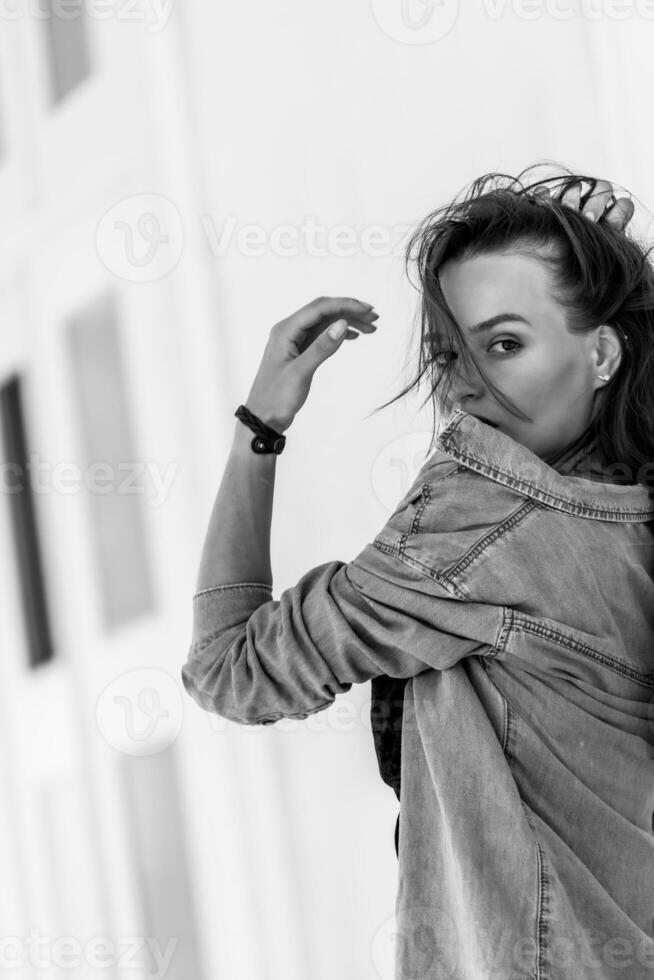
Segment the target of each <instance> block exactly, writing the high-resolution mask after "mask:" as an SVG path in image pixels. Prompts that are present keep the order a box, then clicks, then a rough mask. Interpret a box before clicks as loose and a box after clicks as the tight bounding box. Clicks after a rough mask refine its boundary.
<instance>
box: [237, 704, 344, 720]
mask: <svg viewBox="0 0 654 980" xmlns="http://www.w3.org/2000/svg"><path fill="white" fill-rule="evenodd" d="M330 704H332V700H331V699H330V700H329V701H322V702H321V703H320V704H318V705H316V706H315V707H313V708H307V710H306V711H294V712H293V714H286V713H285V712H282V711H270V712H268V714H267V715H257V717H256V719H255V721H254V724H255V725H260V724H261V722H262V721H271V722H272V721H280V719H282V718H298V719H299V720H300V721H302V720H303V719H304V718H307V717H308V716H309V715H312V714H315V713H316V712H317V711H320V710H321V708H327V707H329V705H330Z"/></svg>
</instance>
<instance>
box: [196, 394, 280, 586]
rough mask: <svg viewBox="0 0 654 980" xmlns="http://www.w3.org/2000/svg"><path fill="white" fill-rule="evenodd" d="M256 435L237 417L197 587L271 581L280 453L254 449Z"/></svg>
mask: <svg viewBox="0 0 654 980" xmlns="http://www.w3.org/2000/svg"><path fill="white" fill-rule="evenodd" d="M248 404H249V403H248ZM253 438H254V432H252V430H251V429H249V428H248V427H247V426H246V425H244V424H243V422H241V421H240V420H239V419H237V420H236V427H235V430H234V439H233V442H232V447H231V451H230V455H229V458H228V461H227V466H226V467H225V471H224V473H223V478H222V481H221V484H220V487H219V490H218V495H217V497H216V501H215V503H214V506H213V510H212V512H211V517H210V520H209V528H208V530H207V536H206V538H205V542H204V547H203V550H202V557H201V560H200V570H199V573H198V579H197V586H196V592H199V591H200V590H201V589H207V588H211V587H213V586H216V585H230V584H232V583H236V582H262V583H266V584H268V585H272V568H271V562H270V526H271V521H272V508H273V495H274V489H275V469H276V463H277V456H276V454H275V453H263V454H258V453H255V452H253V451H252V447H251V445H250V443H251V441H252V439H253Z"/></svg>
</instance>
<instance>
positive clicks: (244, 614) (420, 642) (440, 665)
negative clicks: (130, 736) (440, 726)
mask: <svg viewBox="0 0 654 980" xmlns="http://www.w3.org/2000/svg"><path fill="white" fill-rule="evenodd" d="M503 626H504V611H503V609H502V608H501V607H498V606H492V605H488V604H485V603H477V602H469V601H467V602H462V601H461V599H460V598H459V597H455V596H453V595H450V594H449V593H448V592H447V591H446V589H445V587H444V586H443V585H442V584H441V583H440V582H438V581H436V579H435V578H433V577H431V576H429V575H426V574H424V573H423V572H421V571H420V570H419V569H416V568H415V567H413V566H412V565H411V564H410V563H407V562H405V561H403V560H402V558H401V557H400V556H398V555H397V554H393V553H389V552H388V550H387V549H386V550H385V549H384V548H383V547H381V548H380V547H378V546H377V544H376V543H374V542H373V543H371V544H368V545H366V547H365V548H364V549H363V551H362V552H361V553H360V554H359V555H358V556H357V557H356V558H355V559H354V560H353V561H350V562H348V563H346V562H343V561H337V560H334V561H329V562H325V563H324V564H322V565H318V566H316V567H315V568H312V569H310V570H309V571H308V572H306V573H305V574H304V575H303V576H302V577H301V578H300V579H299V581H298V582H297V584H296V585H294V586H292V587H290V588H287V589H285V590H284V591H283V592H282V593H281V595H280V598H279V599H277V600H275V599H273V598H272V592H271V587H270V586H269V585H266V584H264V583H256V582H241V583H235V584H233V585H223V586H217V587H215V588H209V589H203V590H202V591H200V592H198V593H196V594H195V595H194V597H193V635H192V642H191V648H190V650H189V653H188V659H187V662H186V663H185V665H184V666H183V667H182V682H183V684H184V687H185V689H186V691H187V692H188V693H189V694H190V695H191V697H192V698H193V699H194V700H195V701H196V702H197V703H198V704H199V705H200V706H201V707H202V708H204V709H205V710H207V711H211V712H215V713H217V714H219V715H222V716H223V717H225V718H228V719H230V720H232V721H235V722H238V723H240V724H246V725H257V724H269V723H272V722H275V721H277V720H278V719H280V718H293V717H294V718H305V717H307V715H309V714H312V713H314V712H316V711H321V710H323V709H325V708H327V707H328V706H329V705H330V704H331V703H332V702H333V701H334V699H335V697H336V695H337V694H340V693H343V692H345V691H348V690H349V689H350V688H351V686H352V684H357V683H362V682H364V681H367V680H369V679H371V678H373V677H377V676H379V675H381V674H385V675H387V676H389V677H397V678H401V677H405V678H408V677H413V676H415V675H416V674H419V673H421V672H422V671H424V670H427V669H437V670H445V669H447V668H448V667H450V666H452V665H453V664H455V663H457V662H458V661H459V660H461V659H462V658H463V657H466V656H469V655H471V654H484V653H488V652H489V651H490V650H492V649H493V647H494V645H495V643H496V642H497V641H498V639H499V637H500V634H501V631H502V629H503Z"/></svg>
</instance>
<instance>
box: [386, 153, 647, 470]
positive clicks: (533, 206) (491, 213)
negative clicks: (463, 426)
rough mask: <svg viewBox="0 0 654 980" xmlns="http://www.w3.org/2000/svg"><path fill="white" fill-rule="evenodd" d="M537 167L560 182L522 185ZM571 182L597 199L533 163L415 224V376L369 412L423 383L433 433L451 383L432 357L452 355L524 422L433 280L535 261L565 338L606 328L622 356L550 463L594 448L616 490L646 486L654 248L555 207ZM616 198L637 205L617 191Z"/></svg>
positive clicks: (565, 175) (576, 178) (409, 252)
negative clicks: (561, 311) (470, 265)
mask: <svg viewBox="0 0 654 980" xmlns="http://www.w3.org/2000/svg"><path fill="white" fill-rule="evenodd" d="M542 166H547V167H549V168H550V169H552V166H554V168H556V169H557V170H558V171H559V173H556V174H554V176H552V175H550V176H547V177H545V178H542V179H540V180H531V181H530V182H526V181H525V177H526V176H527V175H528V174H529V173H530V171H532V170H534V169H535V168H538V167H542ZM578 182H582V191H583V190H584V184H586V183H587V184H589V185H590V189H589V190H588V191H586V192H585V197H584V198H582V201H583V200H585V199H586V198H587V197H588V196H589V195H591V194H592V193H593V192H594V190H595V185H596V178H593V177H588V176H585V175H582V174H574V173H572V171H570V170H568V169H567V168H565V167H563V166H562V165H561V164H558V163H554V164H553V165H552V163H551V162H549V161H548V162H546V163H543V162H541V163H538V164H534V165H532V166H530V167H527V168H526V169H525V170H523V171H521V173H520V174H518V176H517V177H512V176H510V175H508V174H502V173H489V174H485V175H484V176H482V177H479V178H477V179H476V180H474V181H473V182H472V184H471V185H469V187H468V188H467V189H465V191H464V196H463V198H462V199H460V200H459V199H458V198H459V197H460V195H457V197H456V198H454V200H453V201H452V202H450V203H449V204H446V205H444V206H443V207H440V208H437V209H436V210H435V211H433V212H431V213H430V214H428V215H427V217H426V218H424V219H423V221H421V222H420V223H419V225H418V226H417V228H416V229H415V230H414V231H413V233H412V234H411V236H410V238H409V241H408V244H407V246H406V251H405V270H406V273H407V276H408V278H409V281H411V276H410V274H409V263H410V262H411V261H412V259H413V255H414V251H415V253H416V254H415V261H416V264H417V268H418V274H419V285H418V287H417V288H419V290H420V292H421V305H420V309H419V314H420V324H421V337H420V352H419V359H418V373H417V375H416V377H414V379H413V380H412V381H411V382H410V383H409V384H408V385H407V386H406V387H405V388H403V390H402V391H400V392H399V394H397V395H395V396H394V397H393V398H391V399H390V400H389V401H387V402H384V403H383V404H382V405H380V406H378V407H377V408H376V409H374V410H373V411H375V412H376V411H379V410H380V409H381V408H385V407H387V406H388V405H391V404H393V403H394V402H395V401H397V400H398V399H399V398H402V397H404V396H405V395H406V394H408V393H409V392H410V391H412V390H413V389H414V388H417V387H419V386H420V383H421V381H422V379H423V376H424V375H425V374H427V375H428V378H429V381H430V391H429V393H428V395H427V398H425V401H427V399H428V398H430V397H431V398H432V407H433V408H434V431H435V427H436V402H437V401H438V404H439V409H440V411H441V412H442V411H443V407H444V404H445V399H446V398H447V394H448V392H449V389H450V376H451V368H450V367H449V362H448V364H446V365H443V364H442V363H440V362H439V361H438V359H437V354H438V351H439V350H440V349H441V348H443V347H446V348H452V347H455V348H456V349H457V350H458V351H461V353H462V356H463V361H464V363H466V364H468V366H469V362H472V363H473V364H474V366H475V368H476V370H477V371H478V372H479V374H480V375H481V377H482V378H483V379H484V381H485V382H486V383H487V385H488V387H489V389H490V390H491V391H492V392H493V393H494V394H495V396H496V397H497V399H498V400H499V401H500V403H502V404H503V405H504V406H505V407H506V408H507V409H508V410H509V411H510V412H511V413H512V414H514V415H519V416H520V417H521V418H528V416H525V414H524V413H523V412H522V411H520V409H518V408H517V406H516V405H514V404H513V402H512V401H511V400H510V399H509V398H508V397H507V396H506V395H504V394H503V393H502V392H501V390H500V389H498V388H497V387H496V386H495V385H493V384H491V382H490V381H489V380H488V378H487V377H486V375H485V373H484V371H483V370H482V368H481V367H480V366H479V364H478V363H477V361H476V359H475V357H474V355H473V353H472V350H471V348H470V346H469V344H468V342H467V340H466V338H465V336H464V333H463V331H462V330H461V328H460V326H459V324H458V323H457V322H456V319H455V317H454V315H453V314H452V311H451V310H450V308H449V307H448V305H447V303H446V301H445V297H444V296H443V293H442V291H441V288H440V283H439V280H438V275H437V273H438V269H439V268H440V266H441V265H442V263H444V262H445V261H446V260H447V259H454V258H458V259H463V258H470V257H472V256H478V255H482V254H484V255H487V254H492V253H496V254H498V253H509V252H510V253H518V254H523V255H528V256H532V257H535V258H538V259H540V260H541V261H542V262H543V263H544V265H545V268H546V270H547V272H548V277H549V281H550V284H551V291H552V296H553V297H554V299H556V300H557V301H558V302H559V303H561V305H562V306H563V307H564V308H565V310H566V322H567V327H568V329H569V330H570V331H571V332H573V333H585V332H588V331H590V330H592V329H594V328H596V327H597V326H598V325H600V324H604V323H606V324H609V325H611V326H613V327H615V328H616V329H617V333H618V335H619V337H620V339H621V341H622V348H623V349H622V357H621V361H620V366H619V367H618V369H617V371H616V373H615V374H614V375H613V377H612V379H611V380H610V381H609V382H608V383H607V384H606V385H605V386H604V388H602V389H598V391H597V392H596V393H595V394H596V395H597V394H599V392H600V391H601V397H600V398H598V399H597V400H596V402H595V405H594V410H593V413H592V419H591V421H590V423H589V425H588V426H587V428H586V429H585V431H584V432H583V433H582V434H581V435H580V436H579V437H578V438H577V439H575V440H574V442H571V443H569V444H568V445H567V446H566V447H565V448H564V449H563V450H562V452H561V453H558V454H557V456H556V457H555V459H556V462H557V463H560V462H561V460H562V458H567V457H568V456H569V455H572V454H574V453H577V452H579V451H580V450H584V449H588V448H589V447H593V448H596V449H597V451H598V453H599V457H600V461H601V463H602V465H603V466H613V467H614V466H615V464H616V463H618V464H619V468H623V469H624V470H625V471H626V473H627V474H630V477H633V478H630V477H627V478H626V479H625V480H624V481H623V482H629V483H636V482H642V483H645V484H648V482H649V481H648V478H647V477H645V478H643V479H641V478H640V476H639V474H640V473H642V468H643V467H644V465H645V464H647V463H649V462H650V461H652V460H654V452H653V450H654V268H653V267H652V265H651V264H650V261H649V255H650V252H651V251H652V249H654V245H652V246H650V247H649V248H647V247H646V246H645V244H644V243H641V242H640V241H638V240H637V239H636V238H635V237H634V236H633V235H632V234H631V232H630V230H629V225H628V226H627V229H625V230H620V229H617V228H615V227H614V226H612V225H610V224H607V223H606V221H602V222H599V223H598V222H591V221H589V220H588V218H587V217H586V216H585V215H582V214H581V211H580V210H575V209H574V208H571V207H568V206H566V205H563V204H561V203H560V202H559V201H557V200H556V199H555V197H554V195H560V194H562V193H563V192H564V191H565V190H566V189H567V188H569V187H570V186H571V185H573V184H576V183H578ZM613 186H614V188H615V187H620V185H616V184H614V185H613ZM539 187H548V189H549V191H550V194H551V195H552V197H551V198H550V197H545V198H542V197H539V196H538V193H539V192H538V190H536V189H537V188H539ZM534 192H535V193H534ZM616 196H620V197H623V196H624V197H627V196H628V197H632V198H633V197H634V195H631V194H629V193H628V192H626V191H624V189H623V188H620V190H619V191H618V192H617V193H616ZM423 404H424V402H423ZM434 431H433V432H432V441H433V435H434ZM615 482H620V479H617V480H616V481H615ZM652 486H653V487H654V477H653V478H652Z"/></svg>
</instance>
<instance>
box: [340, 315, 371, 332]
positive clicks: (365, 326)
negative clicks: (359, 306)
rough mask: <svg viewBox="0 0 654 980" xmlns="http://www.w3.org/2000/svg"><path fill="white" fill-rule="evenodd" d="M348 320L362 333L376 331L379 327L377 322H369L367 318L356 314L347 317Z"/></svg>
mask: <svg viewBox="0 0 654 980" xmlns="http://www.w3.org/2000/svg"><path fill="white" fill-rule="evenodd" d="M347 322H348V323H349V324H350V326H351V327H356V329H357V330H360V331H361V332H362V333H374V331H375V330H376V329H377V324H376V323H368V322H367V321H366V320H362V319H360V317H356V316H349V317H348V318H347Z"/></svg>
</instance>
